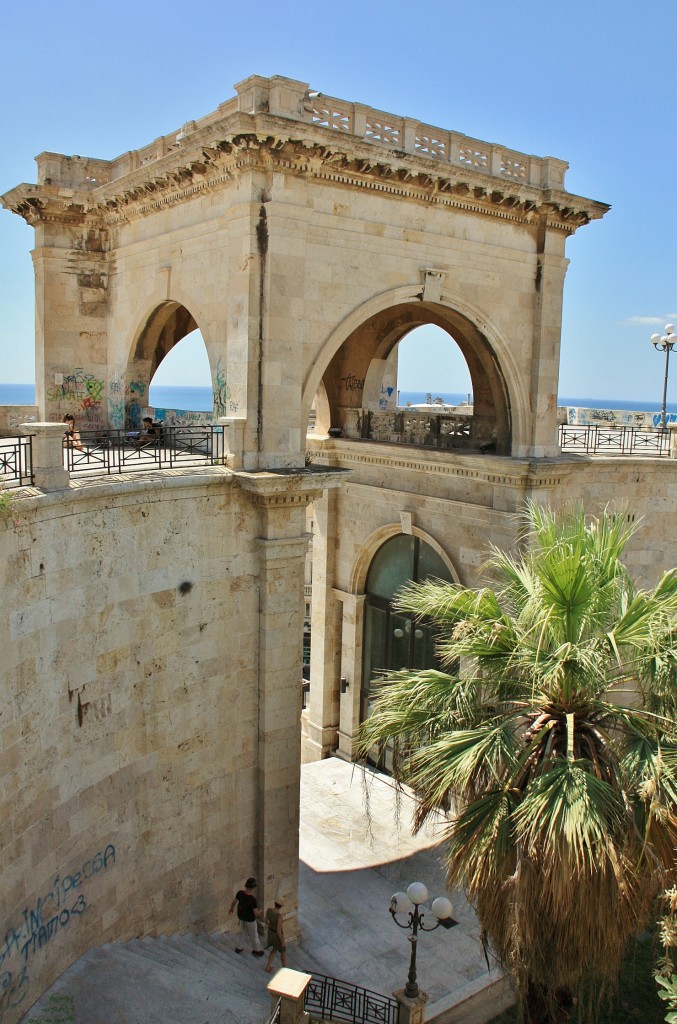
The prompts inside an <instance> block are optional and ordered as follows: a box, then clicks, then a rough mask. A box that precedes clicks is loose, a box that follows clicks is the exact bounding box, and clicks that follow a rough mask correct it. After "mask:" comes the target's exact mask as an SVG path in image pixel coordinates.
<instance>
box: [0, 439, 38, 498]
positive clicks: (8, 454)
mask: <svg viewBox="0 0 677 1024" xmlns="http://www.w3.org/2000/svg"><path fill="white" fill-rule="evenodd" d="M0 477H1V478H2V483H3V485H4V486H5V487H24V486H27V485H30V484H32V483H33V445H32V444H31V438H30V437H0Z"/></svg>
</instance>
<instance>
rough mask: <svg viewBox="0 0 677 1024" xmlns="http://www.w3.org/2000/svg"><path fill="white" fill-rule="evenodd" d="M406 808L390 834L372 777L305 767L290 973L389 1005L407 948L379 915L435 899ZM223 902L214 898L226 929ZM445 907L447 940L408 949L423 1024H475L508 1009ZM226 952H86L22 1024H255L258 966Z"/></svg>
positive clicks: (387, 787)
mask: <svg viewBox="0 0 677 1024" xmlns="http://www.w3.org/2000/svg"><path fill="white" fill-rule="evenodd" d="M367 803H368V806H369V809H370V814H369V817H368V816H367V814H366V811H365V806H366V804H367ZM412 805H413V802H412V800H411V798H410V797H408V796H403V797H402V798H401V800H400V806H399V822H398V821H397V820H396V819H397V817H398V813H397V799H396V795H395V791H394V789H393V787H392V785H391V784H390V783H389V782H388V781H387V780H384V779H383V778H382V777H381V776H377V775H374V774H372V773H368V774H367V776H366V781H365V777H364V776H363V774H362V772H361V771H360V770H359V769H354V768H353V766H352V765H350V764H348V763H346V762H344V761H341V760H339V759H338V758H330V759H328V760H325V761H319V762H315V763H313V764H307V765H304V766H303V769H302V790H301V830H300V859H301V864H300V893H299V919H300V926H301V935H300V938H299V939H298V940H296V941H294V942H292V943H290V944H289V966H290V967H293V968H296V969H299V970H304V969H305V970H309V971H314V972H316V973H320V974H325V975H329V976H332V977H336V978H340V979H343V980H345V981H350V982H352V983H353V984H356V985H359V986H362V987H364V988H369V989H372V990H374V991H376V992H380V993H382V994H383V995H386V996H388V995H391V993H392V992H393V991H394V990H395V989H398V988H402V987H403V986H404V983H405V982H406V978H407V970H408V963H409V951H410V946H409V943H408V941H407V933H406V932H404V931H402V930H401V929H399V928H397V927H396V926H395V924H394V923H393V922H392V920H391V918H390V915H389V914H388V903H389V901H390V897H391V896H392V894H393V892H395V891H397V890H399V889H404V888H406V886H407V885H408V884H409V883H410V882H412V881H415V880H416V881H423V882H425V884H426V885H427V886H428V890H429V892H430V894H431V896H435V895H442V894H443V893H444V891H445V885H444V872H443V869H442V866H441V864H440V847H439V843H440V839H441V836H442V833H443V828H444V821H443V819H441V818H440V820H439V821H438V822H437V824H436V825H435V826H429V827H427V828H426V829H425V830H424V831H423V832H422V833H421V834H419V835H418V836H416V837H412V836H411V833H410V823H411V812H412ZM230 898H231V894H230V893H224V896H223V907H224V910H223V914H224V920H225V916H226V911H227V908H228V904H229V901H230ZM453 904H454V916H455V917H456V919H457V920H458V921H459V925H458V927H456V928H453V929H451V930H449V931H447V930H445V929H443V928H439V929H437V930H436V931H435V932H433V933H431V934H423V935H422V936H421V939H420V943H419V953H418V981H419V984H420V986H421V988H422V989H423V990H424V991H425V992H427V993H428V996H429V1003H428V1006H427V1008H426V1019H427V1020H432V1019H434V1018H437V1019H438V1020H440V1021H444V1022H446V1024H451V1022H452V1021H453V1022H457V1024H461V1022H463V1024H480V1022H482V1021H486V1020H488V1019H490V1018H491V1017H492V1016H494V1015H495V1014H497V1013H499V1012H500V1010H501V1009H502V1008H503V1007H504V1006H505V1005H506V1003H507V1002H509V1001H510V996H509V994H507V990H506V986H505V983H504V981H503V980H502V979H501V978H500V975H499V973H498V972H497V971H496V969H495V968H494V970H493V971H492V972H489V971H488V969H487V964H486V962H485V960H484V957H483V955H482V951H481V948H480V943H479V928H478V924H477V921H476V919H475V917H474V914H473V913H472V911H471V910H470V908H469V907H468V905H467V904H466V902H465V900H464V899H463V897H462V896H461V895H459V894H453ZM233 948H234V941H233V936H232V935H228V934H225V935H216V936H182V937H173V938H164V939H145V940H142V941H137V940H134V941H132V942H128V943H115V944H111V945H108V946H104V947H102V948H100V949H94V950H90V951H89V952H88V953H87V954H85V956H83V957H82V958H81V959H80V960H79V961H78V962H77V963H76V964H74V965H73V966H72V967H71V968H70V969H69V970H68V971H66V973H65V974H64V975H63V976H62V977H61V978H60V979H59V980H58V981H57V982H56V983H55V985H54V986H53V987H52V989H51V990H50V991H49V992H48V993H46V994H45V996H43V997H42V999H40V1000H39V1001H38V1002H37V1003H36V1004H35V1005H34V1006H33V1007H32V1009H30V1010H29V1011H28V1012H27V1013H26V1014H25V1016H24V1018H23V1024H30V1022H36V1024H37V1021H38V1019H39V1018H42V1020H41V1024H47V1022H52V1020H53V1019H54V1021H56V1017H54V1016H53V1015H54V1013H57V1016H58V1017H59V1020H61V1021H62V1024H64V1022H65V1021H66V1020H68V1021H69V1022H70V1024H236V1022H238V1024H263V1021H264V1020H265V1019H266V1017H267V1014H268V1013H269V1009H270V997H269V995H268V993H267V990H266V986H267V984H268V982H269V980H270V975H267V974H266V973H265V972H264V970H263V963H265V960H256V959H254V958H253V957H251V956H250V955H248V954H243V955H241V956H237V955H236V954H235V953H234V952H233ZM278 965H279V961H278ZM477 993H480V994H481V995H480V998H479V1000H477V999H475V1000H474V1001H473V997H476V996H477ZM478 1003H479V1004H480V1005H478ZM64 1014H65V1017H64Z"/></svg>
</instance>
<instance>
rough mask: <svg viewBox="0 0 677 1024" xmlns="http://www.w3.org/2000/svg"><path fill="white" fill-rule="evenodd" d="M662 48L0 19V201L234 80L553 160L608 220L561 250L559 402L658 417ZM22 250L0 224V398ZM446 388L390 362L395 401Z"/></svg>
mask: <svg viewBox="0 0 677 1024" xmlns="http://www.w3.org/2000/svg"><path fill="white" fill-rule="evenodd" d="M676 47H677V4H676V3H675V2H674V0H648V2H645V3H644V4H642V5H638V4H636V3H630V2H629V0H617V2H615V3H613V4H612V3H611V0H606V2H600V0H597V3H595V2H592V3H590V2H587V3H583V2H582V0H567V3H562V2H558V3H552V2H550V0H539V2H535V0H522V2H520V0H513V2H512V3H507V2H506V0H484V2H483V3H482V4H481V5H478V4H471V3H468V2H467V0H428V2H427V3H420V4H412V3H411V2H410V0H408V2H406V3H405V2H404V0H390V2H388V3H382V2H380V0H376V2H374V0H372V2H366V3H365V2H364V0H361V2H359V3H358V2H356V0H341V2H340V3H335V4H326V3H325V4H312V3H302V2H299V0H287V2H286V3H272V2H270V0H261V2H259V3H258V4H257V5H255V6H248V5H245V4H242V3H233V2H231V0H218V2H216V0H204V2H203V3H201V4H199V5H197V6H193V5H188V4H185V3H181V4H178V3H176V2H175V0H167V2H165V3H163V4H162V5H160V4H157V3H150V2H148V0H137V2H134V3H131V2H129V0H119V2H117V3H115V4H107V5H102V4H93V3H87V4H85V3H73V2H69V0H64V2H62V3H60V4H54V3H53V2H50V3H45V2H44V0H37V2H34V3H31V4H30V5H29V6H28V7H26V6H23V5H19V4H17V3H13V4H12V5H11V7H10V8H9V10H7V11H6V12H5V14H4V15H3V34H2V40H1V41H0V58H1V59H0V88H1V91H2V96H3V98H4V104H3V107H4V110H3V118H2V133H3V139H2V143H3V144H2V148H1V150H0V192H6V191H8V190H9V189H10V188H12V187H13V186H15V185H17V184H19V183H20V182H34V181H35V180H36V173H35V165H34V162H33V158H34V157H35V156H36V155H37V154H38V153H40V152H42V151H43V150H52V151H56V152H60V153H67V154H74V153H77V154H80V155H81V156H93V157H101V158H106V159H110V158H113V157H116V156H118V155H120V154H121V153H124V152H126V151H127V150H130V149H136V148H138V147H140V146H143V145H145V144H146V143H148V142H150V141H152V140H153V139H154V138H156V137H157V136H159V135H162V134H166V133H168V132H170V131H174V130H175V129H177V130H178V128H179V127H180V126H181V125H182V124H183V123H184V122H185V121H188V120H191V119H193V118H197V117H201V116H202V115H204V114H207V113H209V112H210V111H212V110H214V109H215V108H216V106H217V105H218V104H219V103H220V102H222V101H223V100H226V99H228V98H230V97H231V96H232V95H234V90H233V83H235V82H238V81H240V80H241V79H243V78H245V77H247V76H248V75H250V74H262V75H274V74H281V75H286V76H288V77H290V78H296V79H300V80H302V81H305V82H308V83H309V84H310V86H311V88H313V89H318V90H321V91H322V92H324V93H325V94H327V95H331V96H337V97H341V98H342V99H346V100H353V101H359V102H363V103H366V104H368V105H370V106H373V107H376V108H378V109H381V110H384V111H388V112H391V113H396V114H404V115H407V116H411V117H415V118H418V119H420V120H422V121H425V122H427V123H429V124H433V125H438V126H439V127H442V128H447V129H451V130H455V131H459V132H463V133H465V134H467V135H470V136H474V137H475V138H478V139H482V140H485V141H488V142H496V143H501V144H504V145H506V146H509V147H510V148H513V149H516V150H520V151H522V152H526V153H534V154H536V155H538V156H556V157H560V158H562V159H565V160H567V161H568V162H569V165H570V169H569V171H568V173H567V179H566V183H567V187H568V189H569V190H570V191H572V192H576V193H579V194H582V195H585V196H589V197H591V198H594V199H600V200H602V201H604V202H607V203H611V204H612V210H611V211H610V212H609V213H608V214H607V216H606V217H605V218H604V219H603V220H602V221H597V222H595V223H593V224H591V225H589V226H588V227H586V228H582V229H580V230H579V232H578V233H577V234H576V235H575V236H574V237H573V238H572V239H570V241H569V242H568V243H567V256H568V257H569V259H570V260H571V265H570V267H569V271H568V274H567V280H566V285H565V294H564V318H563V330H562V359H561V375H560V394H562V395H577V396H580V397H586V396H594V397H600V398H605V399H606V398H609V399H611V398H614V397H617V398H626V397H627V398H636V399H638V400H642V401H651V400H653V399H654V398H655V399H656V401H657V402H659V401H660V395H661V390H662V381H663V368H664V360H663V356H662V355H661V354H659V353H657V352H655V351H654V349H653V348H652V347H651V344H650V342H649V336H650V335H651V334H652V333H654V331H656V330H658V331H659V332H662V327H663V325H664V324H665V323H667V322H677V255H676V254H677V230H676V229H677V188H676V182H675V172H676V168H677V113H676V111H677V81H676V79H675V75H674V67H675V54H676ZM32 245H33V232H32V229H30V228H28V227H27V226H26V225H25V224H24V223H23V221H21V220H20V219H19V218H18V217H16V216H14V215H12V214H10V213H7V212H6V211H0V302H1V304H2V316H1V317H0V381H12V382H31V381H32V380H33V379H34V356H33V338H34V301H33V273H32V264H31V258H30V250H31V248H32ZM431 344H432V343H431ZM178 353H179V350H178V349H177V356H178ZM175 372H176V373H177V375H179V374H180V380H179V379H177V380H176V381H174V382H175V383H179V382H182V383H201V382H204V380H203V378H202V377H201V374H200V373H198V376H199V377H200V379H199V380H192V379H189V377H187V374H189V373H190V367H187V366H185V365H181V362H180V360H179V361H178V366H177V369H176V370H175ZM462 372H463V371H462V369H459V367H458V366H457V365H456V363H455V362H454V361H453V360H450V362H449V369H448V370H446V369H444V370H443V371H442V372H441V371H440V368H439V367H438V366H437V365H436V357H435V356H434V355H430V356H429V357H428V358H421V357H420V356H419V357H418V358H416V359H406V358H405V359H404V360H403V366H402V371H401V374H400V386H401V387H403V388H406V389H410V390H431V387H432V388H435V389H437V391H441V390H453V391H463V390H465V385H464V384H463V383H462V382H461V379H460V376H459V374H460V375H462ZM447 373H448V379H446V377H445V375H446V374H447ZM166 382H167V383H171V382H172V381H166ZM668 397H669V399H674V400H677V369H676V370H675V373H674V380H671V385H670V388H669V393H668Z"/></svg>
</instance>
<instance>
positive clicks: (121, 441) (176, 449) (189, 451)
mask: <svg viewBox="0 0 677 1024" xmlns="http://www.w3.org/2000/svg"><path fill="white" fill-rule="evenodd" d="M157 429H158V430H159V433H158V434H157V436H155V437H144V436H143V435H142V433H141V432H139V431H125V430H81V431H80V441H79V442H78V443H75V444H68V445H65V446H64V463H65V466H66V468H67V469H68V471H69V472H70V473H73V474H79V473H108V474H112V473H133V472H140V471H146V472H147V471H148V470H151V469H180V468H183V467H186V468H188V467H190V466H201V465H205V464H206V465H211V466H214V465H221V464H222V463H223V455H224V435H223V428H222V427H218V426H213V425H211V424H208V425H204V426H169V427H165V426H163V427H161V428H157Z"/></svg>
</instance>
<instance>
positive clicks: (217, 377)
mask: <svg viewBox="0 0 677 1024" xmlns="http://www.w3.org/2000/svg"><path fill="white" fill-rule="evenodd" d="M229 399H230V390H229V388H228V385H227V383H226V371H225V370H224V369H223V367H222V366H221V360H220V359H219V360H217V363H216V372H215V374H214V415H215V416H227V415H228V401H229ZM236 409H237V406H235V409H234V410H232V411H233V412H234V411H235V410H236Z"/></svg>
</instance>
